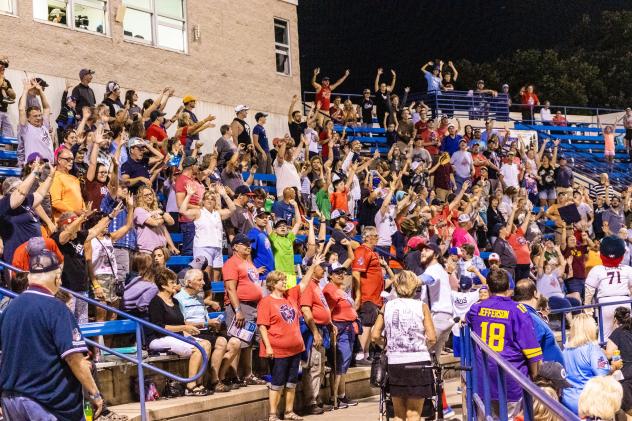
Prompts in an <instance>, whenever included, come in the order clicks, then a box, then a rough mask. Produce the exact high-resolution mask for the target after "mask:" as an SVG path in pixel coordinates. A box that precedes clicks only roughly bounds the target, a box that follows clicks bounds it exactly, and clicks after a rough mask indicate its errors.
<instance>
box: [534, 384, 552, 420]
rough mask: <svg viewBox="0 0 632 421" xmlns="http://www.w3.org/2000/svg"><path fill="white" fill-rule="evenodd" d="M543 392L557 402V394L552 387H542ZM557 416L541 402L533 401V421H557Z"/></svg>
mask: <svg viewBox="0 0 632 421" xmlns="http://www.w3.org/2000/svg"><path fill="white" fill-rule="evenodd" d="M540 389H542V391H543V392H544V393H546V394H547V395H549V397H550V398H551V399H555V400H556V401H557V399H558V398H557V392H556V391H555V389H553V388H552V387H541V388H540ZM557 420H558V418H557V416H556V415H555V414H554V413H552V412H551V410H550V409H549V408H548V407H547V406H546V405H544V404H543V403H542V402H541V401H540V400H538V399H534V400H533V421H557Z"/></svg>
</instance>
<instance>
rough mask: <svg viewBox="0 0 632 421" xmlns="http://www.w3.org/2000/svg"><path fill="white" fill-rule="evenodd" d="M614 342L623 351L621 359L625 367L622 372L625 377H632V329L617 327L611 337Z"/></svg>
mask: <svg viewBox="0 0 632 421" xmlns="http://www.w3.org/2000/svg"><path fill="white" fill-rule="evenodd" d="M609 339H610V340H611V341H612V342H614V343H615V344H616V345H617V346H618V347H619V351H621V360H622V361H623V368H622V369H621V372H622V373H623V377H624V378H625V379H632V331H631V330H628V329H626V328H624V327H621V326H620V327H618V328H616V329H615V330H614V331H613V332H612V333H611V334H610V338H609Z"/></svg>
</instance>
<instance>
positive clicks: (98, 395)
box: [88, 390, 103, 401]
mask: <svg viewBox="0 0 632 421" xmlns="http://www.w3.org/2000/svg"><path fill="white" fill-rule="evenodd" d="M88 398H89V399H90V400H91V401H96V400H98V399H103V396H102V395H101V392H99V391H98V390H97V393H95V394H94V395H91V394H88Z"/></svg>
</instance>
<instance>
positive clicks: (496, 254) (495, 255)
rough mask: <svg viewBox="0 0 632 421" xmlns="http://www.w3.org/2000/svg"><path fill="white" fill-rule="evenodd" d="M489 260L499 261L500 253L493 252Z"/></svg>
mask: <svg viewBox="0 0 632 421" xmlns="http://www.w3.org/2000/svg"><path fill="white" fill-rule="evenodd" d="M487 260H498V261H500V256H499V255H498V253H492V254H490V255H489V257H488V258H487Z"/></svg>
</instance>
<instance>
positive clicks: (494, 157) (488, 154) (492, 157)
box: [483, 150, 500, 180]
mask: <svg viewBox="0 0 632 421" xmlns="http://www.w3.org/2000/svg"><path fill="white" fill-rule="evenodd" d="M483 156H484V157H485V158H487V159H488V160H489V161H491V163H492V164H494V165H496V167H498V168H500V157H499V156H498V153H497V152H495V151H489V150H487V151H485V152H483ZM487 173H488V174H489V179H490V180H496V179H497V178H498V171H496V170H495V169H493V168H492V167H487Z"/></svg>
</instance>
